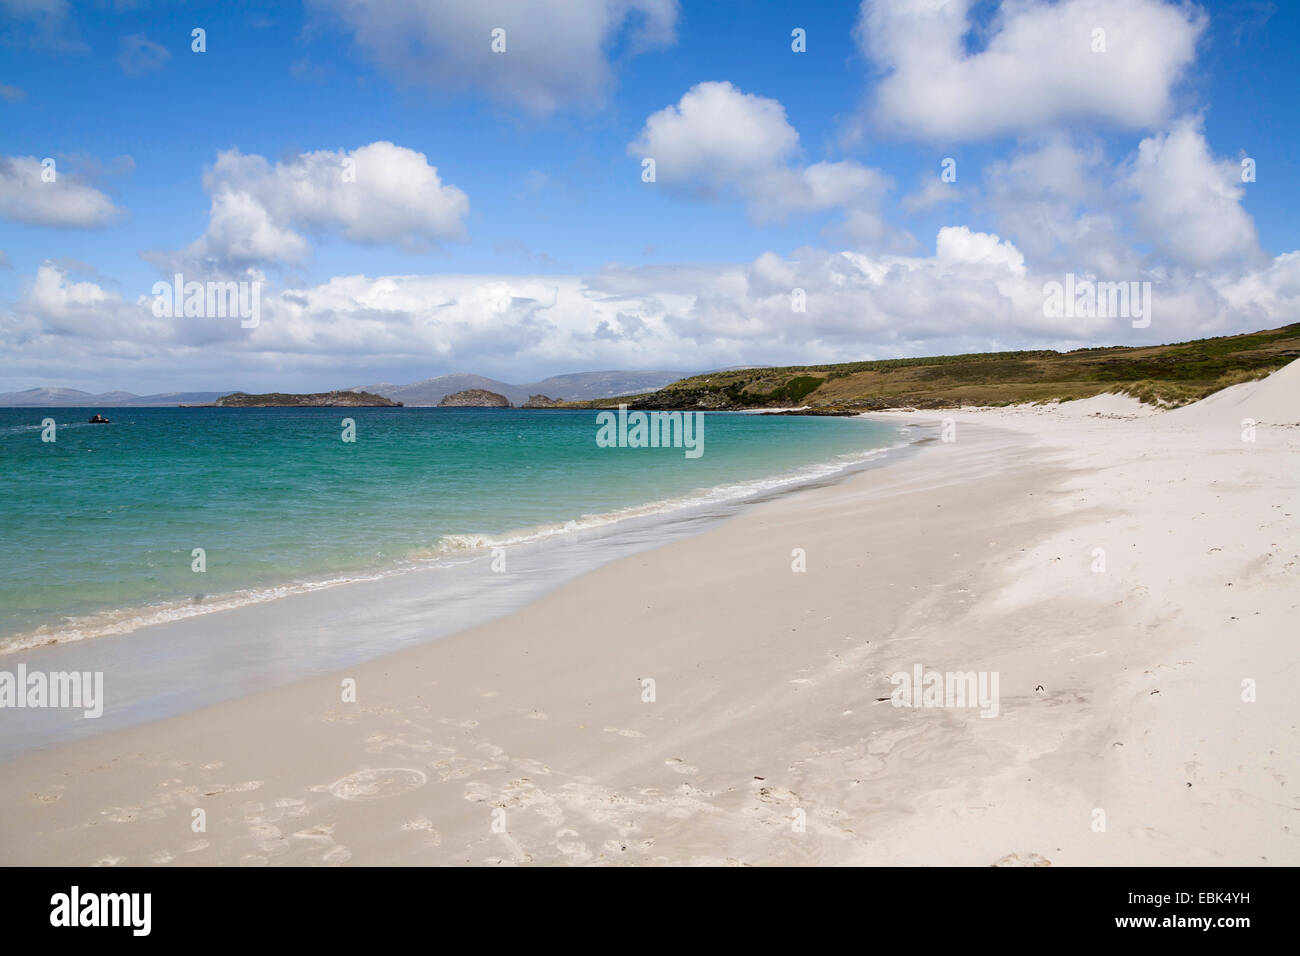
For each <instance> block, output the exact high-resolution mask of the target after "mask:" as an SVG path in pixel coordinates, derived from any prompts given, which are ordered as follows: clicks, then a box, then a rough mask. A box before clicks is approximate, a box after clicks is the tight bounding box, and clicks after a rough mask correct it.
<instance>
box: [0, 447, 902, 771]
mask: <svg viewBox="0 0 1300 956" xmlns="http://www.w3.org/2000/svg"><path fill="white" fill-rule="evenodd" d="M913 450H914V449H913V447H912V442H909V441H907V440H906V439H905V438H904V437H903V434H902V432H901V431H900V434H899V435H897V436H895V440H894V441H893V442H892V443H890V444H884V445H870V446H867V447H865V448H863V449H861V450H860V451H858V452H856V453H854V454H851V455H841V456H838V457H837V458H835V459H832V460H828V461H822V462H816V463H813V464H810V465H806V466H801V467H798V468H796V469H795V470H793V471H788V472H781V473H776V474H772V475H767V476H764V477H759V478H753V479H745V480H740V481H733V482H730V483H727V484H724V485H720V486H713V487H708V488H701V489H698V490H697V491H696V492H694V493H691V494H687V495H683V496H680V497H677V498H670V499H660V500H654V501H649V502H646V503H644V504H639V505H632V506H628V507H624V508H621V509H619V510H617V511H614V512H608V513H603V514H587V515H583V516H581V517H579V518H577V519H569V520H565V521H562V522H555V523H552V524H548V525H539V526H534V527H530V528H523V529H516V530H515V531H507V532H501V533H499V534H475V535H466V534H458V535H447V536H444V538H443V539H442V544H443V546H444V548H445V550H444V549H440V550H438V551H437V552H436V553H435V552H430V554H429V556H428V557H424V558H421V559H419V560H410V561H406V562H403V563H400V564H390V565H380V566H376V567H371V568H361V569H357V570H355V571H353V572H351V573H349V574H347V575H340V576H337V577H333V578H328V579H318V580H307V581H303V582H298V583H292V584H284V585H270V586H258V587H252V588H248V589H246V590H243V591H239V592H234V593H229V594H216V595H211V596H207V597H206V598H205V600H204V601H203V602H202V603H201V604H200V603H191V602H190V601H188V600H176V601H172V602H168V603H165V604H161V605H148V606H143V607H133V606H132V607H126V608H122V609H119V610H117V611H113V612H107V613H102V614H98V615H95V616H92V617H89V618H84V619H74V620H72V621H70V622H68V623H66V624H65V625H64V626H62V627H60V628H58V629H52V631H53V633H56V634H57V635H58V639H57V640H52V639H50V638H49V636H48V635H47V633H46V632H45V631H38V632H34V636H32V635H28V636H26V637H27V639H25V640H24V639H23V637H24V636H22V635H19V636H12V635H11V636H9V637H8V638H6V639H5V643H3V644H0V670H3V669H5V668H6V667H8V668H9V669H12V668H13V667H14V666H16V664H17V663H19V662H21V663H23V664H25V665H26V667H27V669H28V671H29V672H35V671H39V672H42V673H51V672H67V671H78V672H98V673H102V674H103V675H104V680H105V682H106V684H107V686H109V687H110V688H111V691H112V694H111V696H112V700H111V706H109V707H108V709H107V710H106V712H105V713H104V714H102V715H101V716H100V717H98V718H97V719H93V720H85V719H83V718H82V717H81V716H80V712H79V711H77V710H75V709H74V710H67V709H57V708H48V709H28V710H5V711H0V717H2V718H4V719H0V766H3V765H4V763H5V762H7V761H9V760H12V759H13V758H14V757H16V756H19V755H21V754H22V753H25V752H30V751H34V750H39V749H41V748H44V747H48V746H53V745H57V744H60V743H64V742H67V741H71V740H77V739H82V738H86V737H92V736H95V735H98V734H102V733H105V732H109V731H112V730H115V729H120V728H125V727H130V726H134V725H136V724H139V723H142V722H145V721H150V720H158V719H163V718H168V717H172V716H176V715H178V714H181V713H184V712H186V711H189V710H195V709H198V708H200V707H205V706H209V705H212V704H215V703H219V702H221V701H223V700H227V699H231V698H233V697H238V696H243V695H246V694H250V693H254V692H256V691H260V690H265V689H268V688H272V687H277V686H281V685H284V684H287V683H292V682H294V681H297V680H301V679H303V678H306V677H311V676H315V675H319V674H323V673H329V672H331V671H333V670H335V669H337V668H340V667H344V666H351V665H355V664H358V663H361V662H362V661H366V660H370V659H373V658H376V657H380V656H382V655H384V654H387V653H392V652H394V651H396V650H399V649H401V648H403V647H409V646H412V645H418V644H421V643H424V642H427V641H431V640H437V639H440V638H442V637H444V636H446V635H448V634H451V633H454V632H456V631H459V630H462V629H464V628H467V627H472V626H474V625H475V624H479V623H482V622H484V621H487V620H492V619H494V618H496V617H500V616H501V615H504V614H508V613H511V612H513V611H516V610H518V609H520V608H522V607H525V606H527V605H528V604H529V603H530V602H531V601H533V600H536V599H537V598H538V597H539V596H541V595H543V594H545V593H547V592H548V591H550V590H552V589H554V588H556V587H559V586H561V585H563V584H564V583H566V582H568V581H571V580H573V579H574V578H577V577H579V576H580V575H582V574H584V573H586V572H588V571H590V570H592V569H594V568H597V567H600V566H601V565H603V564H606V563H608V562H610V561H614V560H618V559H620V558H622V557H626V556H628V555H631V554H635V553H637V552H639V551H642V550H646V549H648V548H654V547H657V546H659V545H661V544H664V543H666V542H669V541H673V540H677V539H680V538H683V537H686V536H690V535H694V534H698V533H701V532H702V531H703V530H705V529H707V528H709V527H711V526H713V525H714V524H716V523H718V522H721V521H725V520H727V519H729V518H730V517H732V516H734V515H735V514H737V513H739V512H741V511H743V510H744V509H745V508H747V507H749V506H751V505H753V504H755V503H757V502H761V501H764V500H767V499H769V498H771V497H774V496H776V497H779V496H782V495H785V494H790V493H794V492H797V491H799V490H800V489H804V488H811V487H817V486H819V485H822V484H824V483H827V482H831V483H833V482H836V481H840V480H843V479H845V478H846V477H848V476H849V475H852V474H854V473H855V472H857V471H859V470H862V469H867V468H875V467H879V466H881V465H883V464H886V463H888V462H891V461H894V460H897V459H898V458H900V457H905V456H907V455H909V454H910V453H911V452H912V451H913ZM497 548H500V549H502V551H503V552H504V553H503V554H502V559H503V560H504V564H503V566H502V567H501V568H500V570H501V571H503V572H504V573H495V572H494V569H496V568H497V565H496V563H495V562H496V560H497V557H496V555H497V554H498V553H500V552H498V551H497V550H496V549H497ZM506 565H508V567H507V566H506ZM196 660H201V661H203V662H204V666H203V667H202V668H201V669H196V668H194V666H193V662H194V661H196ZM214 675H216V676H214Z"/></svg>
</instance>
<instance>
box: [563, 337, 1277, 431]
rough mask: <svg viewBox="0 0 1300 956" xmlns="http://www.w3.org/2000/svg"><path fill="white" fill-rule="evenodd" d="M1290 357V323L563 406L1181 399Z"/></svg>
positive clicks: (803, 370)
mask: <svg viewBox="0 0 1300 956" xmlns="http://www.w3.org/2000/svg"><path fill="white" fill-rule="evenodd" d="M1296 358H1300V323H1296V324H1292V325H1288V326H1285V327H1283V328H1280V329H1272V330H1269V331H1264V332H1252V333H1249V334H1245V335H1225V336H1220V337H1218V338H1212V339H1197V340H1195V341H1192V342H1180V343H1176V344H1172V345H1151V346H1110V347H1101V348H1086V349H1075V350H1074V351H1071V352H1055V351H1051V350H1038V351H1026V352H981V353H974V354H971V355H937V356H931V357H926V358H909V359H883V360H880V361H871V362H846V363H843V364H838V365H800V366H792V367H789V368H752V369H737V370H735V371H727V372H712V373H709V374H707V375H696V376H693V377H691V378H684V379H682V380H681V381H679V382H674V383H673V384H671V385H668V386H666V387H665V388H662V389H660V390H659V391H657V392H651V393H647V394H645V395H633V396H627V397H625V398H614V399H603V400H601V401H598V402H583V403H577V402H573V403H568V404H569V405H570V407H609V406H611V405H617V404H618V403H620V402H626V403H627V404H629V405H631V406H632V407H633V408H665V409H705V410H707V409H717V410H726V409H741V408H779V407H783V406H794V405H806V406H808V410H809V412H811V413H815V414H828V415H836V414H852V413H855V412H860V411H871V410H875V409H884V408H903V407H911V408H952V407H956V406H959V405H1009V404H1017V403H1021V402H1046V401H1069V400H1073V399H1080V398H1091V397H1092V396H1094V395H1098V394H1100V393H1102V392H1124V393H1127V394H1130V395H1133V396H1134V397H1136V398H1139V399H1141V400H1142V401H1144V402H1148V403H1151V404H1161V405H1183V404H1186V403H1187V402H1193V401H1196V400H1198V399H1201V398H1204V397H1205V396H1206V395H1209V394H1210V393H1211V392H1215V391H1218V390H1219V389H1221V388H1226V387H1227V386H1229V385H1235V384H1237V383H1238V382H1243V381H1249V380H1251V379H1254V378H1262V377H1263V376H1265V375H1267V374H1269V373H1270V372H1273V371H1276V370H1277V369H1279V368H1281V367H1282V366H1284V365H1286V364H1287V363H1289V362H1291V361H1293V360H1294V359H1296Z"/></svg>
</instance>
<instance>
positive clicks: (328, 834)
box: [294, 823, 334, 843]
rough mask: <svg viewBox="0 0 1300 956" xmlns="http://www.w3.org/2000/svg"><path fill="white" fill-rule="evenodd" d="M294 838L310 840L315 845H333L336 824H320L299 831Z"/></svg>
mask: <svg viewBox="0 0 1300 956" xmlns="http://www.w3.org/2000/svg"><path fill="white" fill-rule="evenodd" d="M294 837H295V838H296V839H299V840H310V841H311V842H313V843H333V842H334V824H332V823H318V824H316V826H314V827H308V828H307V829H305V830H299V831H298V832H297V833H295V834H294Z"/></svg>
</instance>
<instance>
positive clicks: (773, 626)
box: [0, 363, 1300, 866]
mask: <svg viewBox="0 0 1300 956" xmlns="http://www.w3.org/2000/svg"><path fill="white" fill-rule="evenodd" d="M883 417H887V418H888V419H890V420H893V421H902V422H907V423H916V425H917V427H918V429H920V428H924V429H931V430H933V432H934V435H935V438H934V439H933V440H931V441H930V442H928V443H927V444H926V445H925V447H924V448H923V449H922V450H921V451H920V452H919V453H918V454H916V455H913V456H909V457H904V458H902V459H901V460H899V461H898V462H897V463H895V464H890V465H887V466H885V467H881V468H877V469H874V470H869V471H865V472H862V473H859V474H856V475H854V476H852V477H850V478H848V479H846V480H844V481H842V482H839V483H837V484H834V485H830V486H826V487H820V488H813V489H809V490H806V491H802V492H798V493H795V494H791V495H788V496H785V497H782V498H778V499H776V500H772V501H768V502H764V503H761V504H757V505H755V506H753V507H752V508H750V509H748V510H746V511H745V512H743V513H742V514H741V515H739V516H738V517H735V518H733V519H731V520H729V521H727V522H725V523H723V524H722V525H720V526H719V527H717V528H714V529H712V530H709V531H707V532H705V533H703V534H701V535H698V536H696V537H693V538H689V539H686V540H681V541H677V542H674V543H670V544H668V545H665V546H663V547H660V548H657V549H655V550H651V551H647V552H644V553H641V554H638V555H634V556H632V557H628V558H625V559H622V560H619V561H616V562H614V563H612V564H609V565H607V566H605V567H602V568H600V569H598V570H596V571H594V572H591V573H589V574H587V575H585V576H583V577H581V578H580V579H578V580H575V581H573V582H571V583H569V584H567V585H565V586H563V587H561V588H560V589H558V590H555V591H553V592H551V593H549V594H548V595H546V596H545V597H543V598H541V599H539V600H537V601H536V602H534V603H532V604H530V605H528V606H527V607H526V608H524V609H523V610H521V611H519V612H517V613H514V614H511V615H509V616H506V617H504V618H501V619H499V620H496V621H492V622H490V623H487V624H484V625H481V626H478V627H474V628H471V629H468V630H463V631H460V632H458V633H456V634H453V635H451V636H449V637H445V638H442V639H439V640H435V641H432V642H430V643H428V644H425V645H422V646H418V647H415V648H411V649H408V650H404V651H401V652H399V653H395V654H391V655H389V656H386V657H383V658H380V659H376V660H373V661H371V662H369V663H366V664H364V665H361V666H358V667H354V668H350V669H348V670H346V671H343V672H340V673H337V674H333V675H330V676H326V677H320V678H313V679H310V680H305V681H301V682H298V683H295V684H291V685H289V686H286V687H282V688H279V689H275V690H271V691H266V692H262V693H258V694H255V695H252V696H247V697H243V698H240V699H236V700H232V701H229V702H226V703H223V704H219V705H216V706H212V707H208V708H205V709H202V710H198V711H194V712H191V713H188V714H185V715H182V716H178V717H173V718H167V719H164V720H160V721H155V722H153V723H148V724H144V725H141V726H138V727H134V728H131V729H127V730H123V731H118V732H113V733H110V734H105V735H102V736H99V737H96V738H92V739H88V740H84V741H79V742H76V743H73V744H68V745H64V746H60V747H57V748H54V749H51V750H47V751H42V752H38V753H34V754H30V755H27V756H24V757H21V758H19V759H17V760H15V761H13V762H11V763H9V764H7V765H5V766H4V767H3V769H2V770H0V807H3V808H4V813H3V814H0V863H5V864H87V865H89V864H105V865H112V864H118V865H154V864H159V865H196V864H197V865H213V864H229V865H239V864H243V865H260V864H272V865H318V864H325V865H331V864H349V863H350V864H393V865H447V864H451V865H463V864H472V865H500V864H595V865H610V864H613V865H617V864H638V865H659V864H738V865H778V864H848V865H852V864H940V865H942V864H966V865H971V864H974V865H990V864H997V863H1000V864H1004V865H1049V864H1050V865H1054V866H1061V865H1067V866H1068V865H1138V864H1176V865H1177V864H1211V865H1217V864H1264V865H1281V864H1291V865H1294V864H1296V863H1300V841H1298V840H1297V836H1296V828H1297V819H1300V818H1297V817H1296V816H1293V814H1295V813H1296V811H1297V810H1298V809H1300V795H1298V794H1297V785H1298V784H1300V699H1298V698H1297V696H1296V694H1295V688H1296V687H1297V685H1298V683H1300V649H1298V647H1297V642H1296V635H1297V633H1300V627H1297V625H1298V624H1300V613H1298V605H1300V587H1298V586H1297V585H1298V584H1300V534H1298V533H1297V517H1298V516H1300V468H1298V467H1297V465H1298V464H1300V427H1296V423H1297V422H1300V363H1293V364H1292V365H1290V366H1288V367H1287V368H1285V369H1283V370H1282V371H1281V372H1278V373H1276V374H1275V375H1273V376H1272V377H1270V378H1269V379H1266V380H1264V381H1261V382H1252V383H1248V384H1243V385H1237V386H1234V387H1233V388H1230V389H1227V390H1224V391H1223V392H1221V393H1218V394H1216V395H1214V396H1211V397H1210V398H1209V399H1207V400H1206V401H1204V402H1201V403H1197V404H1196V405H1192V406H1189V407H1186V408H1184V409H1180V410H1177V411H1173V412H1162V413H1157V412H1153V411H1152V410H1150V409H1148V408H1145V407H1143V406H1140V405H1138V403H1137V402H1136V401H1133V400H1129V399H1121V398H1119V397H1116V396H1103V397H1100V398H1097V399H1091V400H1088V401H1079V402H1069V403H1065V404H1062V405H1053V406H1039V407H1009V408H1003V409H969V410H962V411H960V412H953V413H947V412H939V413H932V412H931V413H927V412H916V413H910V412H895V413H890V414H889V415H887V416H883ZM944 419H949V420H950V422H949V423H948V427H949V428H950V429H951V430H952V431H951V432H950V434H952V437H954V438H955V440H954V441H942V440H940V437H939V436H940V429H941V427H942V426H941V425H940V423H941V422H942V420H944ZM1243 419H1252V420H1254V421H1255V422H1257V423H1259V424H1258V425H1257V426H1256V427H1255V429H1254V433H1253V438H1254V440H1253V441H1250V440H1244V438H1243V434H1246V435H1247V437H1250V435H1249V431H1248V429H1247V428H1246V427H1244V426H1243ZM936 426H938V427H936ZM795 549H802V551H803V552H804V554H805V555H806V571H803V572H796V571H794V570H792V562H793V561H794V560H795V558H794V557H793V552H794V551H795ZM1099 549H1100V550H1099ZM126 639H129V638H126ZM916 665H921V666H922V667H924V668H925V669H927V670H937V671H943V672H970V671H974V672H986V673H996V674H997V675H998V687H999V700H998V708H997V715H996V716H995V717H982V716H980V712H979V710H978V709H976V708H971V707H964V708H958V707H935V708H907V707H895V706H893V704H892V703H891V701H890V700H889V697H890V695H891V692H892V691H893V690H894V686H893V685H892V684H891V682H890V675H891V674H893V673H895V672H897V671H908V672H910V671H911V670H912V669H913V667H914V666H916ZM349 679H350V680H355V682H356V698H357V699H356V702H355V703H349V702H344V701H343V700H342V699H341V694H342V684H343V682H344V681H345V680H349ZM646 679H651V680H653V685H652V686H653V691H654V693H653V701H648V700H647V699H646V698H647V697H648V696H649V694H648V692H647V689H646V688H647V686H648V685H647V684H646V683H645V681H646ZM1244 698H1245V699H1244ZM195 810H202V811H204V816H205V829H204V830H203V832H196V831H195V828H194V824H193V820H194V811H195ZM500 811H503V812H500ZM799 811H802V812H799ZM801 823H805V824H806V825H804V826H801V825H800V824H801Z"/></svg>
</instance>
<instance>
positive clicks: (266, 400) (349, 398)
mask: <svg viewBox="0 0 1300 956" xmlns="http://www.w3.org/2000/svg"><path fill="white" fill-rule="evenodd" d="M216 404H217V405H219V406H220V407H222V408H276V407H285V406H287V407H300V406H319V407H322V408H333V407H335V406H344V407H347V408H371V407H376V406H378V407H384V408H398V407H400V406H401V404H402V403H401V402H394V401H393V400H392V399H388V398H384V397H383V396H382V395H371V394H370V393H369V392H312V393H310V394H307V395H291V394H288V393H285V392H266V393H264V394H262V395H249V394H248V393H247V392H231V393H230V394H229V395H222V396H221V397H220V398H219V399H217V402H216Z"/></svg>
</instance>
